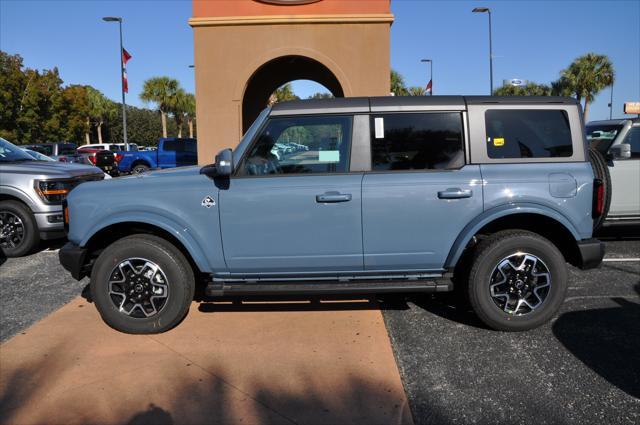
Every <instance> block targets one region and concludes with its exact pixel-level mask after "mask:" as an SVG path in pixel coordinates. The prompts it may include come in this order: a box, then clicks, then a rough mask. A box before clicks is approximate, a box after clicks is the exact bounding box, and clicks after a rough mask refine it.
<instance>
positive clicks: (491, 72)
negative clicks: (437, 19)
mask: <svg viewBox="0 0 640 425" xmlns="http://www.w3.org/2000/svg"><path fill="white" fill-rule="evenodd" d="M472 12H474V13H485V12H487V13H488V14H489V84H490V87H491V91H490V92H489V94H490V95H491V96H493V43H492V41H491V9H489V8H488V7H476V8H474V9H473V10H472Z"/></svg>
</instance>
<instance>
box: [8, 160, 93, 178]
mask: <svg viewBox="0 0 640 425" xmlns="http://www.w3.org/2000/svg"><path fill="white" fill-rule="evenodd" d="M0 172H2V173H14V174H35V175H43V176H47V177H49V178H51V177H53V178H55V177H60V178H70V177H78V176H86V175H88V174H103V173H102V170H100V169H99V168H98V167H94V166H91V165H83V164H69V163H64V162H53V161H24V162H9V163H0Z"/></svg>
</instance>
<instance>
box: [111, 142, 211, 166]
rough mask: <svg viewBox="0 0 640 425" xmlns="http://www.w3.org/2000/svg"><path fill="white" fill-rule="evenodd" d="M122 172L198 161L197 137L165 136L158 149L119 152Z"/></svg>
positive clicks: (185, 164)
mask: <svg viewBox="0 0 640 425" xmlns="http://www.w3.org/2000/svg"><path fill="white" fill-rule="evenodd" d="M119 153H120V154H121V155H122V158H121V159H120V161H119V162H118V168H119V170H120V172H122V173H134V174H140V173H146V172H147V171H149V170H153V169H157V168H175V167H184V166H187V165H195V164H197V163H198V150H197V145H196V139H179V138H174V137H170V138H163V139H160V141H159V143H158V149H157V150H153V151H143V152H140V151H138V152H119Z"/></svg>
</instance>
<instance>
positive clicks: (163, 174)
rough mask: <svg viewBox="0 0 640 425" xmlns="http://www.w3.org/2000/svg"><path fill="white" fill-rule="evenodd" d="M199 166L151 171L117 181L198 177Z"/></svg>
mask: <svg viewBox="0 0 640 425" xmlns="http://www.w3.org/2000/svg"><path fill="white" fill-rule="evenodd" d="M200 168H202V167H201V166H199V165H193V166H190V167H178V168H169V169H166V170H158V171H149V172H147V173H143V174H134V175H131V176H127V177H120V178H118V179H116V180H130V179H142V180H148V179H161V178H170V177H181V176H196V175H198V174H200Z"/></svg>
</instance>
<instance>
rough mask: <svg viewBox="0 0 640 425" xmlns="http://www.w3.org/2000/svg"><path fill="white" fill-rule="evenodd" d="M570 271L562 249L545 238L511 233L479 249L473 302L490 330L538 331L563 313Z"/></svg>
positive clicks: (471, 283) (473, 272) (471, 277)
mask: <svg viewBox="0 0 640 425" xmlns="http://www.w3.org/2000/svg"><path fill="white" fill-rule="evenodd" d="M566 291H567V266H566V263H565V260H564V257H563V255H562V254H561V253H560V251H559V250H558V248H556V246H555V245H554V244H553V243H551V242H550V241H549V240H547V239H545V238H543V237H542V236H540V235H538V234H535V233H532V232H527V231H522V230H508V231H502V232H498V233H496V234H494V235H491V236H490V237H489V238H488V239H486V240H484V241H482V242H481V243H480V244H478V246H477V248H476V251H475V256H474V259H473V262H472V266H471V271H470V272H469V301H470V303H471V306H472V307H473V310H474V311H475V313H476V314H477V315H478V317H479V318H480V319H481V320H482V321H483V322H484V323H485V324H486V325H487V326H489V327H491V328H493V329H496V330H502V331H523V330H528V329H533V328H535V327H538V326H540V325H542V324H543V323H545V322H547V321H549V320H550V319H551V318H552V317H553V316H554V315H555V314H556V313H557V312H558V310H559V309H560V306H561V304H562V302H563V301H564V297H565V294H566Z"/></svg>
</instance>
